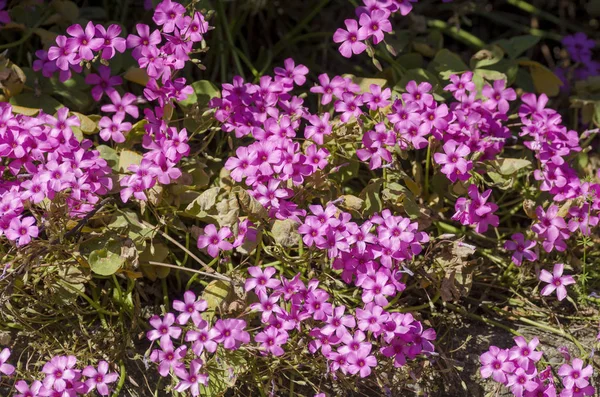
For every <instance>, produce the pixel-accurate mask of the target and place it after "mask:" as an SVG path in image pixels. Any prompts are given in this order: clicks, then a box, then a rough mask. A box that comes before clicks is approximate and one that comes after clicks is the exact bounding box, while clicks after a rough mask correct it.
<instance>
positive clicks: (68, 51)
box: [48, 35, 79, 71]
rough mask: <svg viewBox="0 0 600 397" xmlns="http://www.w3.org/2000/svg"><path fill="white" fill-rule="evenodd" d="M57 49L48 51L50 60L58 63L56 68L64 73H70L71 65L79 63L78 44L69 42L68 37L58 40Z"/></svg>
mask: <svg viewBox="0 0 600 397" xmlns="http://www.w3.org/2000/svg"><path fill="white" fill-rule="evenodd" d="M56 44H58V46H57V47H54V46H53V47H50V48H49V49H48V59H49V60H50V61H54V62H56V66H57V67H58V68H59V69H60V70H62V71H68V70H69V66H70V65H74V64H77V63H79V59H78V58H77V44H76V43H75V42H72V41H69V40H68V39H67V36H62V35H61V36H58V37H57V38H56Z"/></svg>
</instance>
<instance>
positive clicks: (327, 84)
mask: <svg viewBox="0 0 600 397" xmlns="http://www.w3.org/2000/svg"><path fill="white" fill-rule="evenodd" d="M319 84H320V85H315V86H314V87H312V88H311V89H310V92H313V93H315V94H321V95H322V96H321V105H327V104H328V103H330V102H331V100H332V99H333V97H334V96H336V97H338V98H339V97H341V96H342V93H343V92H344V86H345V84H344V80H343V79H342V78H340V77H339V76H335V77H334V78H333V79H332V80H330V79H329V76H327V74H325V73H323V74H320V75H319ZM325 116H329V113H325V114H324V115H323V117H325ZM315 117H318V116H315ZM327 120H329V117H328V118H327ZM309 121H310V120H309Z"/></svg>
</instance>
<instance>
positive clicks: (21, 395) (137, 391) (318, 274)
mask: <svg viewBox="0 0 600 397" xmlns="http://www.w3.org/2000/svg"><path fill="white" fill-rule="evenodd" d="M449 2H450V1H447V0H445V1H443V2H439V3H449ZM9 3H10V2H9ZM416 3H417V0H405V1H397V0H365V1H364V4H362V5H361V6H360V7H357V8H356V10H355V11H356V13H355V15H356V17H355V18H350V19H346V20H345V21H344V25H343V26H341V27H339V28H337V30H335V32H334V33H333V36H332V37H331V38H330V39H331V40H332V44H333V45H335V46H336V47H337V48H338V50H339V53H340V54H341V56H342V57H344V58H352V57H355V56H366V57H369V58H370V59H371V62H372V64H373V66H374V67H375V68H377V69H380V70H381V71H382V74H381V75H380V77H377V78H367V77H357V76H354V75H350V74H344V75H332V74H327V73H314V76H312V75H311V72H310V70H309V67H307V66H305V65H304V64H302V61H301V60H295V59H292V58H288V59H285V60H284V62H283V63H282V64H281V65H278V66H277V67H275V68H274V69H273V70H272V73H269V70H265V71H264V72H262V73H259V72H258V71H256V70H254V71H255V72H256V73H254V79H252V78H250V79H245V78H243V77H241V76H236V77H234V78H233V80H232V81H231V82H229V83H223V84H221V87H220V88H217V86H216V85H215V84H213V83H211V82H210V81H208V80H196V81H190V78H189V77H190V76H192V77H193V74H192V75H190V73H188V72H189V69H190V68H192V67H193V68H195V69H197V70H195V71H196V72H197V71H202V70H204V69H206V68H205V67H204V65H203V64H202V60H203V58H204V57H205V56H206V54H208V53H209V51H213V50H212V49H209V47H208V44H207V40H208V39H209V38H210V36H211V35H214V34H215V32H216V33H217V34H218V36H219V38H218V40H226V41H227V42H232V41H233V39H232V37H231V32H230V30H227V29H228V28H227V27H225V26H221V27H219V25H224V24H226V23H227V20H226V18H224V14H223V4H222V3H221V2H218V3H217V14H219V13H221V15H220V16H219V15H218V16H217V17H216V18H215V13H214V11H213V10H212V9H211V8H212V5H211V4H209V5H208V6H207V5H206V4H204V3H200V2H196V1H193V2H190V3H189V4H188V3H186V4H180V3H178V2H175V1H171V0H164V1H161V2H158V3H157V4H153V3H152V2H145V5H144V6H145V7H146V9H147V10H148V12H149V13H150V15H151V19H150V20H148V21H147V23H143V22H139V23H135V24H132V26H133V30H131V31H130V32H129V33H127V34H126V33H125V28H124V23H125V22H126V21H127V13H126V11H121V14H120V16H121V23H107V24H98V23H94V22H91V21H90V22H87V21H86V23H70V22H74V20H75V19H76V18H72V19H74V20H73V21H71V20H69V18H68V17H67V16H68V15H70V14H69V12H70V11H72V10H73V7H75V10H77V4H75V3H72V2H69V1H54V2H52V3H51V4H49V5H48V4H43V2H39V3H35V2H31V4H30V3H27V4H24V5H15V7H14V8H13V7H11V8H10V9H9V10H10V11H11V12H7V11H0V23H2V24H4V28H7V29H8V28H11V27H14V26H16V25H18V24H16V23H15V22H13V21H12V19H11V18H12V17H13V16H14V15H17V16H22V15H24V14H23V12H31V13H33V14H35V15H38V16H39V17H40V21H41V22H39V24H38V25H36V26H35V27H33V28H32V30H31V33H27V32H25V33H24V36H23V38H22V39H21V40H22V41H21V42H20V43H19V42H18V41H17V42H16V43H17V44H15V45H12V44H9V45H6V46H4V47H5V48H7V49H10V48H12V47H15V46H17V45H21V44H23V43H25V42H26V41H27V40H28V39H29V36H28V35H31V34H36V35H38V36H40V38H41V41H42V42H44V43H46V45H45V46H44V48H45V49H42V48H39V49H37V50H36V51H35V52H34V55H35V56H33V57H31V62H30V64H31V65H30V67H22V68H21V67H20V66H18V65H17V64H15V63H13V62H11V61H9V60H8V58H6V54H4V55H3V59H2V60H0V62H2V65H0V66H1V67H2V68H3V71H4V74H3V75H1V76H0V80H2V87H3V95H4V96H3V98H4V100H5V101H4V102H2V103H0V154H1V155H2V159H1V160H0V171H1V172H2V174H1V179H0V244H1V245H0V249H1V253H2V258H3V260H2V265H3V267H2V273H1V274H0V303H1V305H0V318H2V323H0V329H1V330H2V331H3V333H2V334H0V343H2V344H3V345H5V346H6V347H3V349H2V350H1V352H0V374H1V375H2V377H1V378H0V382H1V383H0V390H1V391H2V395H8V396H18V397H36V396H53V397H54V396H56V397H58V396H60V397H72V396H78V395H82V396H83V395H85V396H94V395H100V396H109V395H112V396H121V395H134V396H145V395H155V396H165V395H174V396H184V395H192V396H200V395H203V396H204V395H207V396H221V395H261V396H267V395H269V396H275V395H277V396H278V395H290V396H293V395H298V396H309V395H310V396H315V397H317V396H318V397H324V396H344V395H388V396H395V395H408V394H416V395H446V396H452V395H463V394H465V392H466V393H467V395H469V394H468V392H469V388H468V387H467V386H466V385H464V383H463V385H462V386H460V385H459V386H451V385H450V383H448V384H446V385H445V386H441V387H440V386H439V384H437V385H436V382H435V381H434V380H433V379H434V378H435V376H436V375H438V376H439V374H448V373H458V372H459V371H463V373H464V372H465V371H466V369H465V368H463V367H462V366H460V365H459V364H457V363H456V360H453V359H452V358H451V353H452V351H454V350H460V349H461V347H458V348H456V347H452V342H451V340H452V339H453V338H454V339H455V338H459V339H460V340H462V341H464V343H463V344H467V343H469V341H470V340H471V339H472V338H475V337H477V335H475V334H472V335H456V334H457V332H456V330H453V329H452V325H450V326H448V318H450V316H456V317H457V318H462V319H464V320H467V321H473V322H475V323H479V324H483V325H488V326H492V327H495V328H496V329H499V330H501V331H503V332H504V333H505V334H508V335H511V337H514V340H511V339H510V338H509V339H508V341H506V340H500V338H498V340H491V341H488V344H489V346H487V347H486V346H479V350H478V351H477V353H476V356H477V357H478V360H477V358H476V359H475V360H474V361H475V362H474V363H472V368H471V373H470V374H468V376H474V377H480V378H481V379H482V380H484V382H485V384H486V386H487V387H488V390H489V391H490V395H496V394H498V393H500V392H501V391H503V392H508V393H512V395H514V396H518V397H521V396H546V397H553V396H561V397H571V396H593V395H596V389H595V387H594V368H595V366H597V364H596V363H595V362H594V354H593V353H594V348H595V345H596V340H595V338H592V341H591V342H590V341H588V342H587V343H584V342H582V341H580V340H579V336H578V335H577V325H576V324H577V323H576V322H577V321H584V322H585V324H586V325H587V326H588V327H590V326H591V325H590V324H594V323H593V322H597V321H598V318H597V313H596V311H595V309H594V308H595V305H596V304H597V295H596V294H595V292H594V289H595V288H596V287H597V282H598V281H597V273H596V271H595V265H596V263H597V258H598V255H597V252H596V250H595V242H596V241H597V232H598V229H597V225H598V220H599V218H598V213H599V211H600V184H598V183H597V181H598V178H599V177H600V175H599V174H598V171H597V168H594V166H593V164H592V161H591V158H590V157H587V153H588V152H590V151H591V150H592V148H593V147H595V146H593V145H595V144H596V142H594V138H595V135H594V132H595V130H593V129H592V124H593V123H597V122H598V121H600V120H598V111H597V108H598V106H597V105H595V106H596V108H595V109H596V110H595V112H596V114H595V115H593V116H591V117H590V116H589V106H590V104H592V106H594V105H593V104H594V103H595V102H594V101H595V98H596V97H594V96H593V95H595V94H594V93H593V92H594V86H593V84H591V83H590V84H589V85H585V84H583V83H582V82H583V81H587V80H586V79H589V78H590V77H593V76H594V75H595V74H597V71H598V65H597V62H595V61H593V50H594V46H595V43H594V41H593V40H590V39H588V38H587V36H585V34H583V33H577V34H576V35H572V36H566V37H565V38H564V39H563V44H564V47H565V49H566V51H567V53H568V55H569V58H570V59H571V61H572V64H568V62H567V64H565V65H561V66H560V67H558V68H557V69H556V75H555V74H554V73H553V72H552V71H551V70H549V69H548V68H546V67H545V66H543V65H542V64H540V63H538V62H536V61H533V60H531V59H529V58H526V57H525V55H524V54H525V53H526V52H527V51H528V50H530V49H531V48H533V47H534V46H536V45H537V44H538V41H539V37H537V36H534V35H531V36H530V35H526V36H519V37H516V38H512V39H502V40H498V41H497V42H495V43H493V44H491V45H485V43H483V44H480V43H479V42H478V41H477V40H479V39H477V38H476V37H474V36H472V35H470V34H468V33H466V32H465V31H463V30H461V29H460V28H456V29H455V28H453V27H449V26H447V25H443V23H442V22H441V21H436V20H434V21H433V22H432V23H431V24H430V25H431V26H434V27H437V28H440V29H446V30H447V32H450V33H449V34H451V35H453V36H454V37H457V38H458V40H460V41H462V42H468V43H471V44H474V45H475V46H476V47H477V46H478V47H481V48H480V49H479V50H478V51H476V52H475V53H474V54H473V55H472V56H471V57H470V62H469V65H467V64H466V63H465V62H464V61H463V57H461V56H459V55H457V54H455V53H453V52H451V51H449V50H447V49H444V48H439V49H438V50H437V51H434V50H433V48H432V47H431V46H429V44H431V43H429V44H425V45H426V46H428V48H425V47H422V46H421V47H420V48H421V50H423V51H425V52H428V51H429V50H431V51H434V52H433V53H431V54H430V56H429V58H431V59H430V61H429V62H428V65H429V66H428V67H427V69H425V68H422V67H421V66H422V65H419V67H404V66H402V65H401V63H400V64H398V63H393V65H394V67H392V76H393V77H392V76H388V77H386V74H385V71H384V68H383V65H384V64H386V62H391V61H390V59H391V60H392V61H393V59H394V58H397V57H402V56H403V55H398V48H397V47H398V43H397V38H398V37H397V35H395V32H394V26H393V24H392V22H395V21H398V20H401V18H402V17H407V18H408V17H410V16H408V15H409V14H410V13H411V11H412V10H413V6H416ZM510 3H511V4H513V3H515V4H517V5H520V6H521V7H525V6H524V5H523V4H522V2H518V1H511V2H510ZM8 5H9V6H11V4H8ZM6 6H7V4H6V2H2V1H0V9H2V10H4V9H5V8H6ZM19 7H21V8H19ZM125 9H127V7H125ZM523 9H526V10H527V8H523ZM15 10H18V11H15ZM538 11H539V10H538ZM536 15H542V16H544V15H545V14H544V13H543V11H542V13H539V14H536ZM546 17H547V16H546ZM61 18H62V19H61ZM547 18H549V17H547ZM57 21H62V22H57ZM65 22H68V23H65ZM11 24H15V25H11ZM48 25H52V26H53V27H54V30H52V31H47V30H44V29H41V28H40V26H48ZM62 25H65V27H64V29H63V28H62ZM66 25H68V26H66ZM36 29H37V30H36ZM56 30H59V31H58V32H57V31H56ZM50 33H53V34H50ZM429 39H430V41H436V40H435V35H433V36H432V37H430V38H429ZM421 44H422V45H423V43H421ZM363 53H364V54H363ZM234 54H236V55H235V56H234V59H235V61H236V62H237V63H239V62H241V61H243V62H244V63H246V64H249V63H250V61H249V60H248V59H246V58H245V56H244V55H243V53H242V52H240V53H239V54H238V53H237V52H234ZM408 55H410V54H408ZM419 56H420V55H419ZM240 58H241V60H240ZM417 58H418V57H417ZM403 60H404V62H406V63H407V64H411V65H414V64H415V56H412V58H403ZM224 61H225V60H222V62H224ZM382 62H383V63H382ZM416 63H418V64H423V63H424V61H423V59H422V57H421V58H420V59H417V62H416ZM250 66H252V65H250ZM223 67H224V66H223ZM252 68H253V67H252ZM523 75H525V76H530V80H531V81H530V83H531V84H529V85H528V84H526V83H524V82H523V81H524V80H523ZM557 75H558V76H557ZM519 76H520V77H519ZM313 77H314V78H313ZM396 77H399V78H396ZM561 79H562V80H561ZM311 81H314V83H313V82H311ZM574 81H578V83H574V84H573V85H572V87H571V86H568V85H569V84H572V83H573V82H574ZM392 82H393V83H394V84H392ZM561 84H562V85H563V86H564V89H568V90H571V89H572V90H573V92H572V93H573V100H572V102H573V104H574V106H578V108H579V109H583V110H582V113H583V112H584V111H585V112H588V114H587V116H585V117H583V119H581V120H580V118H579V116H580V115H579V114H576V115H575V119H576V123H575V127H574V128H569V127H567V125H566V123H567V122H566V121H564V120H563V115H561V113H559V112H558V111H556V110H554V109H552V108H551V107H550V106H549V97H548V95H550V96H553V95H555V94H556V92H555V91H556V90H558V89H559V86H560V85H561ZM523 86H526V87H531V88H532V89H531V91H535V92H528V90H525V89H524V88H523ZM547 94H548V95H547ZM57 95H58V96H60V97H62V98H63V101H64V102H65V103H68V104H72V105H73V106H70V107H66V106H64V105H63V104H62V103H60V102H59V101H58V100H57V99H56V98H55V96H57ZM91 109H95V110H97V111H98V114H93V113H92V111H86V110H91ZM585 109H587V110H585ZM582 116H583V115H582ZM590 123H591V124H590ZM581 125H589V126H590V128H589V129H586V128H584V127H581V128H577V127H578V126H581ZM584 156H585V157H584ZM476 286H477V287H478V288H479V289H481V290H483V292H482V293H479V292H474V290H475V287H476ZM580 312H581V313H580ZM569 321H573V324H574V325H573V326H571V325H570V324H571V323H570V322H569ZM516 323H519V324H521V325H526V326H527V327H529V328H528V332H524V331H523V329H522V328H518V327H517V326H515V325H514V324H516ZM592 326H595V325H592ZM461 332H463V331H461ZM548 334H550V335H554V336H555V337H557V338H560V339H562V340H564V342H562V343H563V344H564V343H568V344H569V346H570V349H569V347H566V346H560V347H559V348H558V349H557V347H556V346H545V345H544V344H543V343H542V342H541V340H544V335H548ZM594 336H595V335H594ZM505 339H506V338H505ZM461 343H462V342H461ZM556 352H558V354H555V353H556ZM459 367H460V368H459ZM436 393H437V394H436ZM473 395H475V394H473Z"/></svg>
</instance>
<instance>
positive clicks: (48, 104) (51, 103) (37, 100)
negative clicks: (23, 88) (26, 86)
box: [9, 92, 63, 114]
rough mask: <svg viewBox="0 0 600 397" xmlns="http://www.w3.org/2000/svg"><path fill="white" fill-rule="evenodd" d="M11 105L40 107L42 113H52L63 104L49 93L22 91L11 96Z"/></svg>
mask: <svg viewBox="0 0 600 397" xmlns="http://www.w3.org/2000/svg"><path fill="white" fill-rule="evenodd" d="M9 102H10V103H11V104H12V105H17V106H22V107H26V108H32V109H42V110H43V111H44V113H48V114H54V113H56V111H57V110H58V109H60V108H62V107H63V105H62V104H61V103H60V102H58V101H57V100H56V99H54V98H52V97H51V96H50V95H46V94H41V95H35V94H34V93H33V92H23V93H21V94H19V95H17V96H14V97H11V98H10V101H9Z"/></svg>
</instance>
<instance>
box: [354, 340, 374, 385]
mask: <svg viewBox="0 0 600 397" xmlns="http://www.w3.org/2000/svg"><path fill="white" fill-rule="evenodd" d="M370 353H371V344H369V345H368V346H365V347H361V348H360V349H359V350H358V351H356V352H350V354H348V372H350V373H351V374H357V373H358V374H360V377H361V378H366V377H367V376H369V375H371V368H372V367H376V366H377V359H376V358H375V356H373V355H370Z"/></svg>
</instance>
